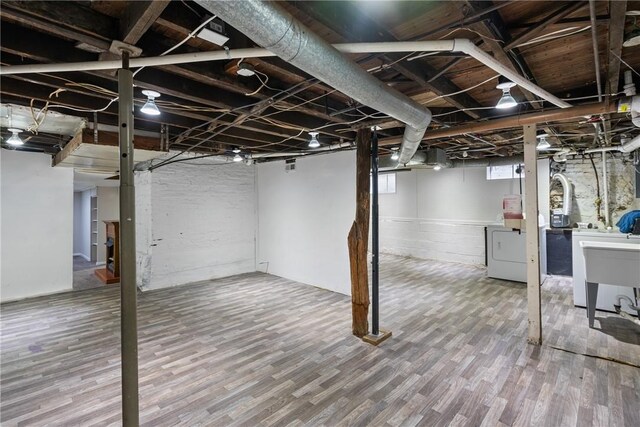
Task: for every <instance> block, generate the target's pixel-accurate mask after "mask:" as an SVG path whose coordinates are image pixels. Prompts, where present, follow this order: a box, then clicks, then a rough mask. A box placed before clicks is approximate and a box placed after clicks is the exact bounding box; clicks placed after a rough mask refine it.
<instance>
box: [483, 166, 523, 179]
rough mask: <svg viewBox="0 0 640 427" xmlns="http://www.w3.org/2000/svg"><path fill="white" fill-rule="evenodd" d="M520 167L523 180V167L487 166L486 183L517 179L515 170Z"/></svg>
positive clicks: (518, 176) (517, 175)
mask: <svg viewBox="0 0 640 427" xmlns="http://www.w3.org/2000/svg"><path fill="white" fill-rule="evenodd" d="M518 167H520V169H521V172H522V177H523V178H524V165H522V164H518V165H499V166H487V181H492V180H496V179H518V178H520V174H518V172H517V169H518Z"/></svg>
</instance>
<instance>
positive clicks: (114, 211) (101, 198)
mask: <svg viewBox="0 0 640 427" xmlns="http://www.w3.org/2000/svg"><path fill="white" fill-rule="evenodd" d="M96 197H97V198H98V252H97V254H98V256H97V264H100V265H102V264H105V262H106V260H105V257H106V256H107V247H106V246H105V242H106V241H107V226H106V225H105V223H104V221H119V218H120V196H119V188H118V187H97V188H96Z"/></svg>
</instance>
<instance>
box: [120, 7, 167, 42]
mask: <svg viewBox="0 0 640 427" xmlns="http://www.w3.org/2000/svg"><path fill="white" fill-rule="evenodd" d="M169 3H170V0H152V1H134V2H130V3H129V7H128V8H127V9H125V12H124V13H123V15H122V16H121V17H120V35H121V39H122V41H123V42H125V43H128V44H131V45H135V44H136V43H138V40H140V38H141V37H142V36H143V35H144V33H145V32H146V31H147V30H148V29H149V27H151V25H152V24H153V23H154V22H155V21H156V19H158V17H159V16H160V14H161V13H162V11H163V10H164V9H165V8H166V7H167V6H168V5H169Z"/></svg>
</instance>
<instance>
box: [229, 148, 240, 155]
mask: <svg viewBox="0 0 640 427" xmlns="http://www.w3.org/2000/svg"><path fill="white" fill-rule="evenodd" d="M231 151H232V152H234V153H236V154H240V148H238V147H233V150H231Z"/></svg>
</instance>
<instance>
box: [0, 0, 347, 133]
mask: <svg viewBox="0 0 640 427" xmlns="http://www.w3.org/2000/svg"><path fill="white" fill-rule="evenodd" d="M17 3H20V6H22V5H23V3H26V4H31V2H17ZM33 3H43V2H33ZM44 3H46V2H44ZM3 5H4V3H3ZM56 5H59V6H57V8H58V9H60V10H59V12H60V11H64V12H65V14H66V15H73V14H74V11H75V7H76V6H77V5H76V4H75V3H69V2H56ZM3 10H4V9H3ZM42 10H43V8H31V9H29V11H30V13H31V14H33V17H32V18H31V19H29V20H27V21H25V22H24V23H23V24H24V25H25V26H26V27H29V28H34V29H38V30H39V31H45V32H48V33H50V34H53V35H56V36H58V37H62V38H65V39H71V40H77V41H85V42H96V44H100V42H99V41H98V40H97V39H95V38H90V39H87V38H86V37H84V36H83V35H82V33H80V32H78V31H73V30H65V31H61V27H60V26H59V25H56V24H55V23H54V22H51V21H49V20H48V19H45V17H43V16H40V15H38V13H41V12H42ZM42 13H43V12H42ZM98 16H99V17H100V18H99V19H100V22H101V24H100V26H101V27H104V26H105V25H106V24H105V20H110V19H112V18H109V17H106V16H105V15H101V14H98ZM96 19H98V18H96ZM65 22H68V23H71V22H73V23H75V20H73V19H71V18H66V19H65ZM77 24H78V25H86V24H83V23H80V22H79V23H77ZM7 25H12V24H9V23H5V22H3V25H2V27H3V28H2V29H3V31H2V33H3V44H4V39H5V35H6V36H7V37H8V36H10V35H11V34H12V33H13V31H8V30H5V28H4V27H5V26H7ZM13 28H16V30H20V28H19V27H18V26H15V25H14V26H13ZM32 37H33V35H32V34H30V37H27V38H26V39H25V40H27V41H28V40H31V39H32ZM15 38H17V37H14V39H15ZM89 44H90V43H89ZM157 44H158V40H156V41H155V45H157ZM30 45H31V44H30V43H27V45H26V47H25V49H24V50H25V51H27V52H28V51H29V50H30V49H31V47H30ZM139 45H140V46H141V47H143V49H144V50H149V51H150V52H156V51H157V50H158V48H157V47H155V48H154V47H153V46H151V45H148V44H145V45H141V44H140V43H139ZM94 46H95V44H94ZM96 47H98V46H96ZM102 47H104V46H102ZM34 48H38V46H34ZM55 53H58V54H61V53H62V52H58V51H55V50H52V51H51V54H52V55H53V54H55ZM77 53H83V52H80V51H79V50H78V49H74V48H73V47H72V46H66V47H65V49H64V55H65V57H64V58H63V59H58V60H56V61H49V62H68V61H70V60H71V59H69V58H68V55H71V56H76V57H77V56H78V55H77ZM156 53H157V52H156ZM93 59H94V58H93V57H91V59H85V60H93ZM162 68H164V69H166V70H168V71H170V72H172V73H173V74H177V75H180V76H183V77H187V78H189V79H192V80H194V81H200V82H202V83H205V84H208V85H213V86H215V87H217V88H220V89H224V90H226V91H233V92H236V93H237V94H241V95H242V97H240V98H243V100H242V101H241V102H240V101H239V102H238V103H236V104H234V105H231V106H232V107H239V106H241V105H245V104H249V103H250V99H248V97H247V98H245V97H244V94H245V93H251V92H253V91H254V90H255V87H253V88H252V87H248V86H246V85H243V84H242V83H241V82H239V81H238V80H232V79H231V78H229V77H228V76H225V75H223V74H220V73H218V74H216V73H213V72H211V71H210V69H211V67H207V66H203V65H201V64H200V65H197V64H192V65H184V66H180V67H179V66H165V67H162ZM100 74H105V73H100ZM160 92H161V93H164V91H163V90H161V91H160ZM207 92H210V90H208V91H204V92H202V93H207ZM216 96H217V97H220V96H224V92H220V91H217V92H216ZM240 98H238V99H240ZM251 98H257V99H267V98H269V95H266V94H263V93H261V92H259V93H256V94H254V95H252V96H251ZM282 106H283V107H285V108H290V107H291V108H292V110H293V109H295V110H296V111H298V112H302V113H304V114H308V115H311V116H315V117H317V118H320V119H323V120H326V121H330V122H336V123H343V122H345V120H344V119H343V118H341V117H337V116H330V115H329V114H328V113H327V112H326V111H324V109H319V108H314V107H312V106H310V105H305V106H302V107H297V106H296V104H295V103H292V102H283V103H282Z"/></svg>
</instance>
